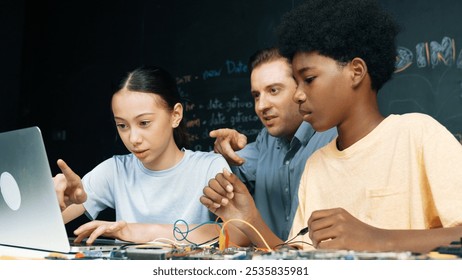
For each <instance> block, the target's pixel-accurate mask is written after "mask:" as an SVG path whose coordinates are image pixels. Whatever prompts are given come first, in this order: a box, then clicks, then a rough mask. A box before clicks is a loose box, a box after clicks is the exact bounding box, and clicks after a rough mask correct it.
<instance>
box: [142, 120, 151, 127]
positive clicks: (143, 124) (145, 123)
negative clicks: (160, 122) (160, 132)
mask: <svg viewBox="0 0 462 280" xmlns="http://www.w3.org/2000/svg"><path fill="white" fill-rule="evenodd" d="M150 123H151V121H140V126H141V127H147V126H149V124H150Z"/></svg>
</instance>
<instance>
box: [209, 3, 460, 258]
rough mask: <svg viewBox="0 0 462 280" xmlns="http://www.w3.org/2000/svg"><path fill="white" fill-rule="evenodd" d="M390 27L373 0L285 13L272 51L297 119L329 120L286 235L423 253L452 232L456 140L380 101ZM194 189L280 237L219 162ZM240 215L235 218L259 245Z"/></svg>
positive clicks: (228, 215) (456, 208)
mask: <svg viewBox="0 0 462 280" xmlns="http://www.w3.org/2000/svg"><path fill="white" fill-rule="evenodd" d="M398 30H399V28H398V26H397V25H396V24H395V22H394V21H393V19H392V17H391V16H390V15H389V14H387V13H386V12H385V11H384V10H383V9H382V8H381V7H380V5H379V4H378V3H377V2H375V1H373V0H307V1H305V2H304V3H303V4H302V5H300V6H298V7H297V8H295V9H294V10H292V11H290V12H289V13H287V14H286V15H285V16H284V17H283V19H282V22H281V24H280V26H279V43H280V51H281V53H282V54H283V55H284V56H286V57H287V58H289V59H290V60H291V61H292V68H293V74H294V76H295V79H296V81H297V90H296V92H295V94H294V101H295V102H297V103H298V104H299V111H300V113H301V114H302V116H303V120H304V121H307V122H309V123H310V124H311V125H312V126H313V128H314V129H315V130H316V131H325V130H327V129H330V128H332V127H336V128H337V131H338V137H337V138H336V139H335V140H333V141H332V142H330V143H329V144H327V145H326V146H325V147H323V148H321V149H319V150H318V151H316V152H315V153H313V155H312V156H311V157H310V158H309V159H308V161H307V163H306V165H305V169H304V172H303V175H302V178H301V180H300V186H299V206H298V209H297V213H296V214H295V217H294V222H293V225H292V231H291V234H290V236H289V239H288V240H290V241H291V242H290V244H294V245H295V246H298V247H301V248H303V249H307V250H308V249H313V248H317V249H348V250H356V251H412V252H416V253H425V252H429V251H431V250H433V249H435V248H436V247H438V246H444V245H448V244H449V243H450V242H451V241H454V240H459V239H460V237H462V227H461V225H462V176H460V174H462V165H461V164H460V163H461V162H462V146H461V145H460V143H459V142H458V141H457V140H456V138H455V137H454V136H453V135H452V134H451V133H450V132H449V131H448V130H447V129H446V128H445V127H444V126H442V125H441V124H440V123H439V122H437V121H436V120H435V119H433V118H432V117H430V116H428V115H425V114H421V113H407V114H402V115H394V114H392V115H389V116H386V117H385V116H383V115H382V114H381V113H380V112H379V107H378V103H377V94H378V93H379V90H380V89H381V88H382V86H383V85H384V84H385V83H386V82H387V81H388V80H390V78H391V77H392V74H393V71H394V69H395V68H394V62H395V57H396V45H395V38H396V35H397V33H398ZM201 201H202V203H203V204H205V205H206V206H208V207H209V209H210V210H211V211H214V212H215V213H216V214H217V215H220V216H221V217H223V219H225V220H226V219H228V220H229V219H242V220H245V221H246V222H247V223H248V224H252V225H253V226H254V227H255V228H256V229H258V231H259V232H260V233H261V234H262V236H263V238H264V239H265V241H266V242H267V244H269V246H272V247H273V248H274V246H277V245H279V244H281V243H283V241H282V240H279V239H278V238H276V237H275V235H274V234H273V233H272V232H271V231H269V230H268V227H267V226H266V225H265V224H264V223H263V222H262V219H261V217H260V214H259V213H258V211H257V210H256V208H255V207H254V205H253V204H252V201H251V199H250V196H249V195H248V193H247V190H246V188H245V186H242V185H241V184H239V182H238V181H237V180H236V179H235V175H232V174H231V173H229V172H223V173H220V174H218V175H217V176H216V178H215V179H214V180H212V181H210V183H209V185H208V186H207V187H206V188H205V189H204V196H203V197H202V198H201ZM247 223H240V224H238V223H236V225H239V227H240V229H241V231H243V232H244V233H245V234H246V235H247V236H248V237H249V238H250V240H251V241H252V242H253V243H255V244H256V245H257V246H264V244H265V243H264V242H263V241H262V239H261V238H260V237H259V235H258V234H257V233H256V232H255V231H254V230H253V229H252V228H251V227H249V226H248V224H247ZM294 241H295V243H293V242H294Z"/></svg>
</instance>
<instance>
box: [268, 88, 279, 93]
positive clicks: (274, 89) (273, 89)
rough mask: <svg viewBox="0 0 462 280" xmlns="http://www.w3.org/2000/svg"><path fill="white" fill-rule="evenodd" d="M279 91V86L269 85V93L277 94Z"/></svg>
mask: <svg viewBox="0 0 462 280" xmlns="http://www.w3.org/2000/svg"><path fill="white" fill-rule="evenodd" d="M279 91H280V88H279V87H271V88H270V93H271V94H273V95H274V94H278V93H279Z"/></svg>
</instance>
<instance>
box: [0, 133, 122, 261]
mask: <svg viewBox="0 0 462 280" xmlns="http://www.w3.org/2000/svg"><path fill="white" fill-rule="evenodd" d="M0 191H1V192H0V227H1V229H0V245H6V246H14V247H19V248H27V249H34V250H43V251H50V252H61V253H72V252H79V251H86V250H101V251H110V250H114V249H118V248H120V246H123V245H126V244H127V243H123V242H118V241H115V240H104V239H101V240H97V242H95V243H93V244H91V245H87V244H85V243H80V244H73V243H72V242H71V239H70V238H68V236H67V233H66V228H65V225H64V223H63V219H62V215H61V210H60V208H59V205H58V199H57V197H56V193H55V190H54V185H53V179H52V174H51V169H50V165H49V162H48V157H47V154H46V150H45V145H44V142H43V139H42V134H41V132H40V129H39V128H38V127H29V128H23V129H18V130H14V131H8V132H3V133H0Z"/></svg>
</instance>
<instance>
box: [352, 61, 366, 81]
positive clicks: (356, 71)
mask: <svg viewBox="0 0 462 280" xmlns="http://www.w3.org/2000/svg"><path fill="white" fill-rule="evenodd" d="M350 68H351V69H350V70H351V78H352V81H353V87H357V86H358V85H359V84H361V82H362V81H363V80H364V78H365V77H366V75H367V64H366V62H365V61H364V60H363V59H361V58H359V57H355V58H353V59H352V60H351V62H350Z"/></svg>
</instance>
